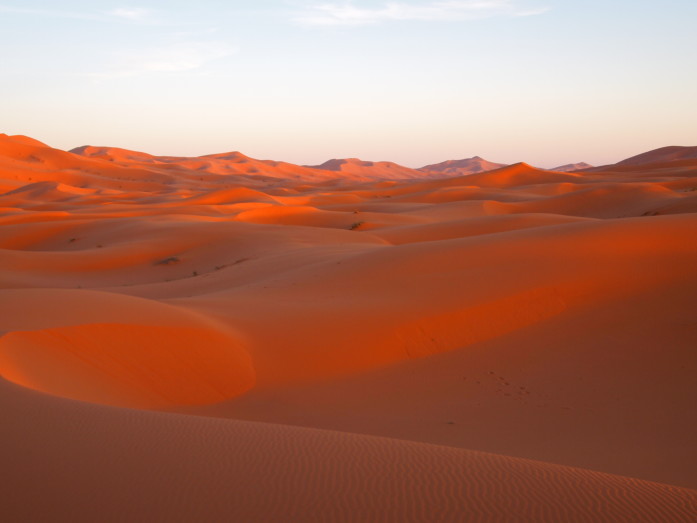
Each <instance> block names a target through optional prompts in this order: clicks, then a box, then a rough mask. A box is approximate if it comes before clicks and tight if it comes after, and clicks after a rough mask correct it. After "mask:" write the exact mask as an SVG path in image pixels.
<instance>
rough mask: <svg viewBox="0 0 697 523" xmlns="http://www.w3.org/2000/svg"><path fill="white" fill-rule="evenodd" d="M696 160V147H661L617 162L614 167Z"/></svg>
mask: <svg viewBox="0 0 697 523" xmlns="http://www.w3.org/2000/svg"><path fill="white" fill-rule="evenodd" d="M692 159H697V147H678V146H671V147H661V148H660V149H654V150H653V151H649V152H647V153H643V154H638V155H636V156H632V157H631V158H627V159H626V160H622V161H621V162H618V163H617V164H616V165H641V164H644V163H657V162H672V161H675V160H692Z"/></svg>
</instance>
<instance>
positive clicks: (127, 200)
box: [0, 135, 697, 521]
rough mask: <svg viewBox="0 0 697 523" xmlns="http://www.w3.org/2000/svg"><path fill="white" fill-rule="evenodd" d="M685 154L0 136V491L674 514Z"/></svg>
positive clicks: (177, 506) (687, 197)
mask: <svg viewBox="0 0 697 523" xmlns="http://www.w3.org/2000/svg"><path fill="white" fill-rule="evenodd" d="M671 154H672V153H671ZM683 156H685V155H684V154H682V153H681V156H680V157H679V158H677V159H672V157H671V158H669V159H667V160H665V161H660V162H657V161H655V160H656V155H649V157H648V163H638V164H632V165H627V164H622V163H620V164H618V165H616V166H608V167H604V168H601V169H595V170H592V171H584V172H555V171H545V170H539V169H535V168H533V167H531V166H529V165H527V164H524V163H520V164H515V165H512V166H506V167H502V168H498V169H494V170H491V171H487V172H481V173H477V174H469V175H465V176H451V177H443V173H434V174H433V175H429V174H428V173H421V174H419V171H413V172H408V173H407V172H403V171H401V169H406V168H401V167H400V166H397V165H396V164H390V163H389V162H377V163H371V162H361V161H359V160H347V161H343V160H342V161H337V162H344V163H337V165H333V164H332V165H324V166H320V167H321V168H312V167H299V166H293V165H291V164H286V163H283V162H272V161H259V160H253V159H251V158H248V157H246V156H244V155H242V154H241V153H225V154H219V155H209V156H205V157H199V158H178V157H156V156H152V155H148V154H146V153H138V152H134V151H126V150H122V149H114V148H103V147H81V148H78V149H75V150H74V152H65V151H59V150H56V149H52V148H50V147H48V146H46V145H45V144H42V143H41V142H37V141H36V140H32V139H30V138H26V137H8V136H5V135H3V136H0V225H2V226H1V227H0V376H1V377H2V380H3V381H2V382H0V405H1V408H2V413H1V414H2V416H3V420H7V423H5V422H3V425H2V428H1V429H0V453H2V455H3V457H2V462H3V463H6V464H7V466H5V465H4V468H5V469H6V470H7V471H8V473H7V474H5V475H4V477H3V481H4V483H5V484H4V485H3V487H4V488H3V489H2V494H0V508H4V511H5V512H6V513H9V514H11V515H12V517H13V518H14V520H17V521H24V520H36V519H41V518H42V517H47V516H46V515H47V514H48V515H51V516H52V518H51V519H53V520H64V521H91V520H95V519H101V520H104V517H105V516H104V514H107V517H106V519H107V520H108V519H109V517H111V516H113V518H112V520H115V521H116V520H121V521H123V520H134V519H136V520H138V519H142V520H163V521H172V520H182V521H187V520H188V521H191V520H206V519H207V520H216V519H221V518H237V519H238V520H245V521H357V520H361V521H448V520H452V521H461V520H473V521H476V520H481V521H516V520H523V521H525V520H533V521H691V520H693V519H694V516H695V510H696V509H695V491H694V490H690V489H695V488H697V475H696V474H695V471H697V449H696V447H695V444H694V441H695V440H697V426H696V423H695V419H697V416H696V415H697V412H696V410H697V409H696V407H695V405H697V386H696V385H695V380H694V375H695V372H697V352H696V351H695V347H697V329H696V328H695V325H696V322H697V316H696V315H695V311H696V310H697V298H695V297H696V296H697V292H696V291H697V273H696V272H695V267H697V242H695V241H694V238H695V233H696V232H697V160H695V159H691V158H689V157H683ZM688 156H689V155H688ZM446 163H447V162H446ZM395 173H397V174H395ZM414 173H416V174H414ZM446 174H447V173H446ZM158 410H159V411H167V412H168V413H162V412H154V411H158ZM175 413H176V414H175ZM202 416H204V417H202ZM241 420H246V421H241ZM259 422H264V423H259ZM290 425H295V426H296V427H290ZM318 429H327V430H329V431H330V432H327V431H323V430H318ZM390 438H395V439H390ZM481 451H484V452H485V453H482V452H481ZM519 458H524V459H519ZM528 460H534V461H528ZM553 464H556V465H553ZM573 467H579V468H573ZM590 470H593V471H596V472H590ZM630 478H631V479H630ZM666 485H676V486H677V487H668V486H666ZM32 499H40V500H42V501H41V502H40V503H32V502H31V500H32ZM124 500H125V501H124ZM42 514H43V516H42ZM96 514H98V515H99V517H97V516H95V515H96Z"/></svg>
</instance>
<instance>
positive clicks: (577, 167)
mask: <svg viewBox="0 0 697 523" xmlns="http://www.w3.org/2000/svg"><path fill="white" fill-rule="evenodd" d="M592 167H593V166H592V165H591V164H589V163H586V162H579V163H567V164H566V165H560V166H559V167H555V168H554V169H550V170H551V171H559V172H572V171H582V170H583V169H591V168H592Z"/></svg>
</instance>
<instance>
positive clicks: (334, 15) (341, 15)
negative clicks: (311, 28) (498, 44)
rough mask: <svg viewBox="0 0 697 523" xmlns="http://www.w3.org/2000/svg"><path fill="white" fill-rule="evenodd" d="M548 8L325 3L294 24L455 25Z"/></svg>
mask: <svg viewBox="0 0 697 523" xmlns="http://www.w3.org/2000/svg"><path fill="white" fill-rule="evenodd" d="M547 10H548V8H546V7H541V8H526V7H523V6H522V5H521V2H519V1H516V0H443V1H432V2H421V3H418V4H414V3H405V2H386V3H383V4H382V5H381V6H380V7H373V8H370V7H359V6H356V5H355V4H354V3H353V2H350V1H348V2H341V3H336V2H335V3H322V4H313V5H309V6H307V7H306V8H305V9H303V10H302V11H300V12H299V13H297V14H296V15H295V16H294V17H293V20H294V21H295V22H297V23H300V24H304V25H316V26H337V25H367V24H376V23H380V22H387V21H409V20H411V21H456V20H476V19H482V18H491V17H494V16H531V15H537V14H541V13H544V12H545V11H547Z"/></svg>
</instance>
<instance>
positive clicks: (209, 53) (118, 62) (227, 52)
mask: <svg viewBox="0 0 697 523" xmlns="http://www.w3.org/2000/svg"><path fill="white" fill-rule="evenodd" d="M237 52H238V49H237V48H236V47H233V46H231V45H229V44H227V43H226V42H219V41H189V42H176V43H171V44H167V45H161V46H157V47H150V48H146V49H124V50H121V51H119V52H118V53H116V55H115V56H114V60H113V62H112V65H111V66H110V67H109V68H108V69H107V70H105V71H102V72H97V73H91V74H90V75H89V76H91V77H93V78H97V79H108V78H123V77H129V76H139V75H143V74H155V73H181V72H188V71H193V70H196V69H201V68H202V67H204V66H206V65H207V64H209V63H211V62H214V61H216V60H220V59H222V58H226V57H228V56H232V55H233V54H235V53H237Z"/></svg>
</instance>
